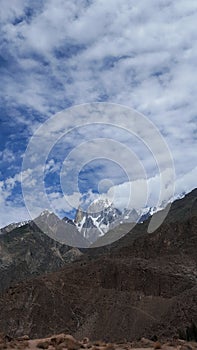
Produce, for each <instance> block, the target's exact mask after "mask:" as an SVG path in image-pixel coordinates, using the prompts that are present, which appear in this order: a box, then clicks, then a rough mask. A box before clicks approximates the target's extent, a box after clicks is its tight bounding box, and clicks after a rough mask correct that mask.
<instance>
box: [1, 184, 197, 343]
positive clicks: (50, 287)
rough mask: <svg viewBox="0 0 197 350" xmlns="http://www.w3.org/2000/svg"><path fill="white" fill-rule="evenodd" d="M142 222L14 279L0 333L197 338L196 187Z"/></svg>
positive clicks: (3, 308)
mask: <svg viewBox="0 0 197 350" xmlns="http://www.w3.org/2000/svg"><path fill="white" fill-rule="evenodd" d="M155 215H157V214H155ZM148 223H149V221H147V222H144V223H143V224H139V225H136V226H135V228H134V229H133V230H132V231H130V232H129V233H128V234H127V235H126V236H124V237H122V238H121V239H120V240H118V241H116V242H114V243H113V244H111V245H109V246H104V247H99V248H94V249H93V248H92V249H87V250H84V251H83V254H82V255H80V256H79V257H78V259H76V260H75V261H74V262H73V263H72V264H70V263H69V264H65V263H64V265H63V267H61V266H60V268H59V270H58V271H54V272H50V273H47V274H42V275H41V276H38V277H34V278H32V277H31V276H29V277H28V278H27V276H26V279H24V280H23V281H22V282H21V280H18V281H17V280H16V279H15V283H13V284H11V285H10V287H9V288H7V289H6V290H4V291H3V292H2V293H1V295H0V330H1V331H2V332H4V333H5V334H7V335H8V336H9V337H15V338H16V337H20V336H23V335H24V334H27V335H28V336H29V337H31V338H42V337H48V336H51V335H52V334H58V333H62V332H66V333H69V334H73V336H74V337H76V338H77V339H83V338H84V337H86V336H87V337H88V338H89V339H90V340H91V341H93V339H101V340H102V341H104V342H123V341H124V342H131V341H135V340H137V339H140V338H141V337H147V338H149V339H156V338H158V339H160V340H162V339H167V338H173V337H176V338H182V339H186V340H197V329H196V325H197V252H196V246H197V190H194V191H192V192H191V193H190V194H188V195H187V196H186V197H185V198H183V199H181V200H178V201H176V202H174V203H173V205H172V208H171V210H170V213H169V215H168V217H167V218H166V220H165V222H164V223H163V224H162V226H161V227H159V228H158V229H157V230H156V231H155V232H153V233H149V234H148V233H147V226H148ZM17 232H18V233H17V234H18V235H20V231H17ZM14 233H15V234H16V231H14ZM10 234H11V232H10ZM9 237H10V236H9ZM27 237H28V235H27ZM28 244H30V242H28ZM31 244H32V245H30V246H31V247H32V248H31V249H33V246H34V244H33V243H31ZM49 247H50V246H49ZM58 249H60V252H61V255H62V256H63V255H64V254H63V252H62V250H61V249H62V247H60V248H58ZM67 249H68V248H67ZM69 250H70V248H69ZM69 250H67V251H66V252H65V254H67V253H68V252H69ZM32 252H33V254H36V252H35V251H34V250H32ZM50 259H51V257H48V260H47V264H48V265H49V264H50V261H51V260H50ZM32 268H33V265H32ZM47 271H48V270H47ZM43 272H44V271H43ZM19 276H20V273H19ZM2 283H3V282H2ZM129 346H130V345H129Z"/></svg>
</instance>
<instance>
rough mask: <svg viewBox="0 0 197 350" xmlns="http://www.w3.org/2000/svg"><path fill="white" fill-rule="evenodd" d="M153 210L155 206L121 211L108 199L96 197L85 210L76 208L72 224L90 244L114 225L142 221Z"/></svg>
mask: <svg viewBox="0 0 197 350" xmlns="http://www.w3.org/2000/svg"><path fill="white" fill-rule="evenodd" d="M154 211H156V208H149V207H147V208H143V209H142V210H141V211H139V212H137V211H136V210H135V209H131V210H130V209H124V210H123V211H122V212H121V211H120V210H119V209H117V208H115V207H114V205H113V203H111V202H110V201H109V200H108V199H97V200H95V201H94V202H93V203H92V204H91V205H90V206H89V208H88V209H87V212H84V211H83V210H82V209H81V208H80V207H79V208H78V210H77V212H76V216H75V219H74V224H75V225H76V227H77V229H78V231H79V232H80V233H81V235H82V236H83V237H84V238H85V239H86V240H88V242H89V243H90V245H92V244H94V242H96V241H97V240H98V241H99V239H100V238H101V237H103V236H105V234H106V233H107V232H108V231H110V230H112V229H114V228H115V227H116V226H119V225H120V224H124V223H136V222H143V221H145V220H146V219H147V218H148V217H149V216H150V215H152V214H153V213H154ZM66 220H67V218H66Z"/></svg>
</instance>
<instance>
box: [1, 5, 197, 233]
mask: <svg viewBox="0 0 197 350" xmlns="http://www.w3.org/2000/svg"><path fill="white" fill-rule="evenodd" d="M196 18H197V3H196V1H195V0H188V1H183V0H180V1H179V2H177V1H172V0H169V1H168V0H142V1H140V2H136V1H134V0H107V1H106V0H73V1H67V0H45V1H42V0H40V1H35V0H31V1H28V0H13V1H7V0H1V12H0V78H1V79H0V227H2V226H5V225H6V224H8V223H10V222H16V221H21V220H26V219H28V218H29V217H31V216H32V215H37V214H38V213H39V212H40V211H41V210H43V209H44V208H45V207H50V208H52V210H53V211H54V212H56V213H57V214H58V215H60V216H63V215H68V216H73V215H74V212H75V209H76V208H77V207H78V205H82V206H84V207H87V206H88V205H89V204H90V203H91V201H93V200H94V199H96V198H99V197H106V196H108V197H110V199H111V200H112V201H113V202H114V205H115V206H117V207H118V208H120V209H121V210H122V209H123V208H124V207H127V206H129V207H130V208H131V207H136V208H139V207H140V206H145V205H152V206H155V205H157V204H161V203H160V202H162V201H165V200H169V199H171V198H172V191H168V190H167V191H166V196H164V193H162V196H161V198H160V200H159V202H158V197H159V190H160V187H161V181H160V178H161V173H162V176H164V178H165V181H164V184H165V186H164V187H165V188H167V181H168V182H169V179H171V182H172V181H173V175H174V176H175V182H174V184H175V190H174V192H175V195H179V194H181V193H183V192H189V191H190V190H192V189H193V188H194V187H196V178H197V166H196V160H197V159H196V158H197V156H196V139H197V128H196V126H197V112H196V111H197V98H196V96H197V84H196V80H197V72H196V62H197V40H196V39H197V32H196ZM84 104H85V105H84ZM76 106H78V107H76ZM95 106H96V107H95ZM100 106H102V108H104V109H102V108H101V107H100ZM101 110H102V116H101V117H99V116H98V111H99V112H101ZM112 111H113V113H112ZM134 111H136V113H137V114H136V122H135V123H134V124H132V125H130V122H131V121H132V120H133V119H132V118H134V115H135V112H134ZM57 113H58V114H57ZM124 113H125V116H124V118H126V119H124V118H123V115H124ZM59 114H60V115H63V117H62V121H58V118H59V117H57V118H56V117H55V119H54V116H56V115H59ZM99 118H100V119H99ZM60 119H61V117H60ZM84 120H85V121H86V123H85V122H84ZM123 120H124V122H122V121H123ZM126 120H127V121H128V125H126V124H127V122H126ZM88 121H90V122H91V124H88ZM100 121H102V123H103V124H100ZM121 123H123V124H124V125H121ZM137 125H138V128H137ZM150 125H152V126H151V127H150ZM122 126H124V127H122ZM131 129H132V130H131ZM147 130H148V131H147ZM153 130H154V132H155V133H156V130H158V132H159V135H160V136H159V139H158V140H163V141H162V142H163V146H162V144H160V147H158V150H157V142H159V141H158V140H157V135H156V134H154V135H153V133H152V132H153ZM134 131H135V133H134ZM148 133H149V134H148ZM155 135H156V136H155ZM150 136H152V137H150ZM154 137H156V138H155V139H154ZM145 139H146V140H147V142H148V144H147V143H145ZM35 140H36V141H35ZM51 140H52V141H53V142H52V144H51ZM154 140H155V141H154ZM31 142H32V143H31ZM164 142H165V144H166V145H167V146H166V147H167V148H165V147H164ZM29 144H31V147H33V148H31V149H29V148H28V146H29ZM162 147H164V148H162ZM46 150H47V154H46V155H45V159H44V158H43V159H41V158H42V156H43V157H44V153H45V151H46ZM29 152H30V153H29ZM155 154H156V157H155ZM169 156H170V157H171V160H172V163H173V171H172V164H171V163H170V161H171V160H170V157H169ZM28 157H29V158H28ZM36 157H37V158H36ZM158 157H159V165H160V166H159V167H158V164H157V158H158ZM155 158H156V160H155ZM23 184H24V185H23ZM147 187H148V190H147ZM44 189H45V192H46V197H47V198H48V199H47V201H45V200H43V190H44ZM130 189H131V192H132V200H130V198H128V193H129V191H130ZM147 193H148V195H147ZM44 198H45V197H44ZM145 199H146V201H145ZM144 201H145V202H144Z"/></svg>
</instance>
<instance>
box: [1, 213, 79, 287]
mask: <svg viewBox="0 0 197 350" xmlns="http://www.w3.org/2000/svg"><path fill="white" fill-rule="evenodd" d="M46 216H48V214H46V213H45V214H43V215H42V220H44V218H46ZM52 218H53V216H52V217H51V216H50V218H48V220H49V219H50V220H51V219H52ZM38 220H39V222H40V218H38ZM69 226H70V225H69ZM46 227H47V226H46ZM3 231H4V233H2V234H1V235H0V292H2V291H3V290H5V289H6V288H8V287H9V286H10V285H13V284H14V283H17V282H19V281H22V280H25V279H27V278H30V277H31V276H36V275H40V274H42V273H47V272H50V271H55V270H58V269H59V268H61V267H62V266H64V265H65V264H66V263H70V262H73V261H75V260H77V259H78V258H79V257H80V255H81V254H82V252H81V251H80V250H79V249H77V248H73V247H71V246H68V245H66V244H61V243H59V242H58V241H56V240H54V239H53V238H50V237H49V234H45V233H43V232H42V231H41V229H40V228H39V227H38V226H37V225H36V224H35V222H33V221H31V222H28V223H27V224H25V225H20V224H19V225H18V227H17V224H16V227H15V228H14V229H13V230H12V231H8V232H7V231H6V230H3ZM77 234H78V232H77Z"/></svg>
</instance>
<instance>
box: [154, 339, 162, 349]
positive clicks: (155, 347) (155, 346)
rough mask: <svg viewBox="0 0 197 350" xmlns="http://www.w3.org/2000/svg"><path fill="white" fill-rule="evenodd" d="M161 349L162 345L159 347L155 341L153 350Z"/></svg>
mask: <svg viewBox="0 0 197 350" xmlns="http://www.w3.org/2000/svg"><path fill="white" fill-rule="evenodd" d="M161 347H162V345H161V343H160V342H159V341H156V342H155V343H154V349H161Z"/></svg>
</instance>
